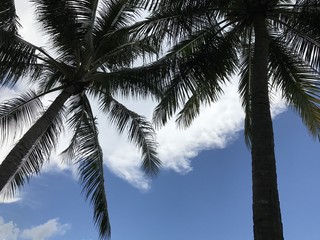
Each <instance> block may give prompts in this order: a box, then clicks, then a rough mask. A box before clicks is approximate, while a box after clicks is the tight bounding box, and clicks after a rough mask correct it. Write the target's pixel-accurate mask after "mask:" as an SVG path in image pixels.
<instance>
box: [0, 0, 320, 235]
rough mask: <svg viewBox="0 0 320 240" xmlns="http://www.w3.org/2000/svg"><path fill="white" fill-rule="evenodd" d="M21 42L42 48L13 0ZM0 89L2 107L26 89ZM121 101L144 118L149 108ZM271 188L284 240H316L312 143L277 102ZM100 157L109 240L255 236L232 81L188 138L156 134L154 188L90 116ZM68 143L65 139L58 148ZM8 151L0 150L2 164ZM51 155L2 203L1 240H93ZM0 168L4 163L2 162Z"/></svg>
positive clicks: (133, 155)
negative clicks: (278, 203)
mask: <svg viewBox="0 0 320 240" xmlns="http://www.w3.org/2000/svg"><path fill="white" fill-rule="evenodd" d="M16 2H17V4H18V6H17V7H18V14H19V16H20V18H21V22H22V24H23V26H24V28H23V29H22V30H21V34H22V35H23V36H24V37H25V38H26V39H28V40H29V41H32V42H33V43H36V44H38V45H41V46H45V45H46V43H45V40H44V38H43V37H41V36H39V34H38V32H35V30H37V29H39V26H37V27H36V26H35V25H34V23H33V20H32V17H33V14H32V11H31V9H30V7H29V5H28V4H27V1H26V0H19V1H16ZM23 88H24V86H23V84H21V85H19V86H17V87H16V88H15V89H1V90H0V99H2V100H3V99H6V98H9V97H14V96H15V94H16V93H18V92H20V91H21V90H23ZM126 103H127V104H128V105H129V106H131V107H132V108H134V109H135V110H137V111H138V112H140V113H142V114H145V115H146V116H148V117H150V115H151V112H152V107H153V106H154V103H151V102H131V101H130V102H128V101H126ZM273 115H274V130H275V142H276V156H277V167H278V184H279V192H280V200H281V209H282V217H283V225H284V234H285V239H289V240H301V239H306V240H319V239H320V188H319V186H320V160H319V153H320V149H319V143H318V142H316V141H314V140H313V139H312V138H311V137H310V136H309V135H308V133H307V132H306V129H305V128H304V126H303V125H302V123H301V120H300V119H299V118H298V117H297V115H296V114H295V113H293V112H292V111H291V110H287V109H286V108H285V107H284V104H283V102H282V101H281V99H279V98H278V97H275V103H274V106H273ZM97 116H98V118H99V126H100V141H101V144H102V148H103V150H104V156H105V166H106V167H105V176H106V188H107V194H108V201H109V212H110V218H111V224H112V240H151V239H152V240H160V239H161V240H164V239H165V240H191V239H192V240H193V239H218V240H235V239H236V240H247V239H253V234H252V210H251V202H252V192H251V169H250V165H251V163H250V152H249V150H248V149H247V148H246V146H245V144H244V141H243V135H242V134H243V132H242V125H243V113H242V110H241V107H240V102H239V99H238V97H237V87H236V80H235V81H234V84H233V85H232V84H230V85H228V86H226V87H225V96H224V97H223V98H222V99H221V101H220V102H219V103H218V104H214V105H212V106H210V107H204V108H203V111H202V114H201V115H200V116H199V118H198V119H197V120H196V121H195V122H194V124H193V125H192V127H191V128H190V129H188V130H186V131H182V130H176V128H175V125H174V124H173V123H170V124H169V125H168V126H167V127H165V128H163V129H161V130H160V131H158V141H159V143H160V145H159V154H160V158H161V159H162V160H163V169H162V170H161V172H160V174H159V176H158V177H157V178H155V179H153V180H152V181H151V180H150V179H147V178H145V176H144V175H143V174H142V173H141V171H140V169H139V165H140V162H139V154H138V151H137V150H136V149H135V148H134V146H132V145H130V144H127V143H126V138H125V137H120V136H118V135H117V134H116V133H115V132H113V131H112V128H111V127H108V124H107V122H106V119H105V118H104V116H103V115H101V114H99V113H98V112H97ZM67 138H68V135H67V134H66V135H65V136H64V138H62V140H61V141H62V145H63V144H64V143H65V142H66V141H67V140H66V139H67ZM6 151H8V149H6V148H2V149H1V151H0V154H1V156H4V155H5V152H6ZM60 160H61V159H59V157H58V156H53V158H52V159H51V160H50V163H49V164H47V165H46V166H45V169H44V173H43V174H42V175H40V176H37V177H35V178H33V179H32V180H31V182H30V184H28V185H26V187H25V188H24V189H23V191H21V192H20V194H19V195H18V196H17V197H16V198H15V199H12V201H11V202H10V203H2V204H0V240H2V239H5V240H20V239H21V240H22V239H31V240H49V239H50V240H55V239H62V240H63V239H68V240H89V239H92V240H94V239H97V236H98V235H97V231H96V229H95V227H94V226H93V223H92V211H91V207H90V206H89V204H88V203H85V202H84V197H83V196H82V195H81V194H80V192H81V188H80V187H79V185H78V184H77V182H76V179H75V176H74V174H73V170H72V169H70V167H68V166H65V165H61V164H60V163H59V162H60ZM0 161H1V160H0Z"/></svg>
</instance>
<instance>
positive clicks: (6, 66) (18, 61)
mask: <svg viewBox="0 0 320 240" xmlns="http://www.w3.org/2000/svg"><path fill="white" fill-rule="evenodd" d="M36 50H37V49H36V48H35V47H34V46H33V45H31V44H29V43H28V42H26V41H24V40H22V39H21V38H20V37H18V36H15V35H12V33H9V32H6V31H4V30H3V29H0V86H4V85H9V86H13V85H14V84H15V83H16V82H17V81H18V80H19V79H21V78H23V77H25V76H27V75H29V74H34V72H35V71H37V70H38V69H37V65H36V61H37V55H36Z"/></svg>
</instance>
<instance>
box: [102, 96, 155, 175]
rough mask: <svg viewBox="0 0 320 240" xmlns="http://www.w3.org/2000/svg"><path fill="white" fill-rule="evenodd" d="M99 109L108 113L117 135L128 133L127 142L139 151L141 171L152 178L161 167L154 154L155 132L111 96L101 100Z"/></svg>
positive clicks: (146, 122)
mask: <svg viewBox="0 0 320 240" xmlns="http://www.w3.org/2000/svg"><path fill="white" fill-rule="evenodd" d="M100 102H101V109H102V110H103V111H105V112H106V113H108V118H109V120H110V122H111V123H112V124H113V125H115V126H116V128H117V130H118V131H119V133H123V132H124V131H127V132H128V139H129V141H131V142H133V143H135V144H136V146H137V147H138V148H139V149H140V150H141V155H142V169H143V170H144V171H145V173H146V174H148V175H150V176H154V175H156V174H157V172H158V171H159V167H160V165H161V162H160V160H159V159H158V156H157V152H156V147H157V144H156V141H155V132H154V130H153V128H152V125H151V124H150V123H149V122H148V121H146V120H145V118H144V117H142V116H140V115H138V114H137V113H135V112H133V111H131V110H129V109H127V108H126V107H125V106H124V105H122V104H121V103H119V102H118V101H116V100H115V99H114V98H112V96H110V95H107V94H106V95H105V97H104V98H101V100H100Z"/></svg>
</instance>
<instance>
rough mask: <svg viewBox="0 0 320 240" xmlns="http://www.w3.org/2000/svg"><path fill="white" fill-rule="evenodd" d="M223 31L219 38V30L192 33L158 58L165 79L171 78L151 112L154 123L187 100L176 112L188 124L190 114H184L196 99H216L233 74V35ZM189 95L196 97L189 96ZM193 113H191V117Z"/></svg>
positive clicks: (162, 119) (208, 100)
mask: <svg viewBox="0 0 320 240" xmlns="http://www.w3.org/2000/svg"><path fill="white" fill-rule="evenodd" d="M226 34H228V36H229V37H226V38H224V39H221V38H220V37H219V35H220V31H218V33H217V35H216V34H215V33H213V32H210V31H208V30H207V31H205V32H201V37H199V35H195V36H192V37H190V39H187V40H185V41H182V42H181V43H180V44H178V45H176V46H175V47H174V48H173V49H172V50H171V51H170V52H169V54H168V55H167V56H165V57H164V58H163V59H164V60H161V61H163V62H164V63H166V64H168V66H167V68H168V75H167V78H169V79H170V78H171V80H170V82H169V84H168V85H167V87H166V89H165V93H164V97H163V98H162V100H161V101H160V103H159V105H158V106H157V107H156V109H155V111H154V115H153V121H154V123H155V124H156V126H161V125H164V124H165V123H166V122H167V120H168V119H169V118H170V117H171V116H172V115H173V114H174V113H175V112H176V111H177V110H178V109H179V108H180V107H181V106H183V105H184V104H185V103H186V102H187V101H188V99H190V101H189V103H188V104H187V105H186V106H185V108H184V109H183V110H182V111H181V112H180V118H179V119H180V120H178V122H180V123H183V122H185V123H187V124H188V125H189V124H190V123H191V120H192V118H188V117H187V116H188V115H189V117H191V115H190V114H187V113H188V112H189V110H190V109H192V108H195V109H196V108H197V107H196V105H197V104H198V105H199V104H200V103H197V102H198V101H199V100H200V101H201V103H205V104H207V103H209V102H214V101H216V100H217V99H218V98H219V95H220V94H221V93H222V88H221V85H222V84H224V82H225V81H226V80H227V79H228V78H229V77H230V75H231V74H232V73H233V71H234V70H235V68H236V66H237V61H238V60H237V55H236V50H235V49H234V44H236V42H235V41H236V40H235V39H236V35H235V34H234V32H233V31H232V30H231V31H230V32H229V33H226ZM193 94H196V96H194V97H192V95H193ZM195 100H197V102H196V101H195ZM191 103H192V104H191ZM195 104H196V105H195ZM190 107H191V108H190ZM184 114H186V115H185V116H184ZM196 115H197V114H196V113H195V115H194V116H193V117H195V116H196ZM184 117H187V118H184ZM183 119H184V120H186V121H184V120H183ZM187 119H188V120H187Z"/></svg>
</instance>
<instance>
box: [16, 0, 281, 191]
mask: <svg viewBox="0 0 320 240" xmlns="http://www.w3.org/2000/svg"><path fill="white" fill-rule="evenodd" d="M17 4H18V5H17V9H18V14H20V18H21V22H22V23H23V25H24V27H25V28H24V30H23V31H22V32H21V33H22V35H23V36H24V37H26V39H28V40H30V41H32V42H33V43H35V44H37V43H38V44H40V45H41V44H43V42H44V40H40V39H41V37H38V36H39V35H37V34H36V33H35V32H34V31H32V30H33V29H34V27H33V26H32V21H31V20H30V19H32V17H31V16H32V13H30V9H29V8H28V7H27V1H25V0H23V1H22V0H20V1H19V2H17ZM274 98H275V99H274V100H275V101H274V102H275V104H274V106H273V111H272V112H273V115H274V116H275V115H276V114H278V113H280V112H282V111H284V108H285V105H284V103H283V101H282V100H281V98H280V97H279V95H275V97H274ZM125 103H127V104H128V105H130V106H132V107H133V109H134V110H136V111H137V112H138V113H140V114H143V115H145V116H147V117H149V118H150V117H151V112H152V108H153V107H154V106H155V104H154V103H152V102H133V101H126V102H125ZM95 108H96V109H97V106H96V107H95ZM97 115H98V121H99V130H100V136H99V137H100V143H101V145H102V148H103V152H104V158H105V164H106V165H107V166H108V167H109V168H110V169H111V170H112V171H113V172H114V173H115V174H116V175H118V176H119V177H121V178H122V179H124V180H126V181H128V182H130V183H131V184H132V185H134V186H136V187H138V188H140V189H148V188H149V185H150V181H149V179H147V178H146V177H145V176H144V175H143V173H142V172H141V170H140V155H139V152H138V150H137V149H136V148H135V147H134V146H133V144H130V143H128V142H127V139H126V137H124V136H122V137H121V136H119V135H118V134H117V133H116V132H115V130H114V129H113V128H112V127H110V126H109V125H108V123H107V120H106V118H105V116H104V115H103V114H98V113H97ZM243 118H244V114H243V111H242V109H241V104H240V100H239V97H238V93H237V84H228V85H227V86H226V87H225V94H224V95H223V96H222V97H221V99H220V101H219V102H217V103H215V104H212V105H211V106H205V107H203V108H202V111H201V114H200V116H199V117H198V118H197V119H196V120H195V121H194V123H193V124H192V126H191V127H190V128H188V129H186V130H178V129H177V128H176V125H175V123H174V121H171V122H170V123H168V124H167V126H166V127H164V128H162V129H161V130H159V131H158V135H157V139H158V142H159V148H158V152H159V157H160V159H161V160H162V162H163V168H164V169H170V170H173V171H176V172H179V173H188V172H189V171H191V170H192V164H191V159H192V158H193V157H195V156H196V155H197V154H198V153H199V152H200V151H202V150H204V149H212V148H224V147H226V145H227V144H228V142H229V141H230V140H232V139H234V138H235V137H236V136H237V134H238V132H239V131H240V130H241V129H242V125H243ZM66 139H68V137H66V138H65V139H63V143H62V144H61V145H62V146H66V144H67V141H66ZM59 161H60V158H58V157H53V158H52V160H51V163H50V164H49V165H47V166H46V170H50V169H66V168H68V166H67V165H65V164H62V165H61V164H60V163H59Z"/></svg>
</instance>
